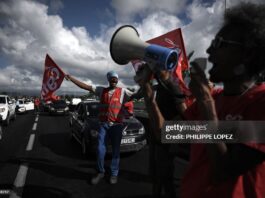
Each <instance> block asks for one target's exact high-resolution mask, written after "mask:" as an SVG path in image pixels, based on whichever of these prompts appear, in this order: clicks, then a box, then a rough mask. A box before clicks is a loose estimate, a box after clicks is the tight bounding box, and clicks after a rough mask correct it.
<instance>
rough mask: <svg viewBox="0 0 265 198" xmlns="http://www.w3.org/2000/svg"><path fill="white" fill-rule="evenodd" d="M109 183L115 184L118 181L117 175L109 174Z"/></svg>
mask: <svg viewBox="0 0 265 198" xmlns="http://www.w3.org/2000/svg"><path fill="white" fill-rule="evenodd" d="M109 183H110V184H117V183H118V177H117V176H111V177H110V179H109Z"/></svg>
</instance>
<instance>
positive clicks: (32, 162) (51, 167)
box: [8, 158, 94, 181]
mask: <svg viewBox="0 0 265 198" xmlns="http://www.w3.org/2000/svg"><path fill="white" fill-rule="evenodd" d="M8 162H9V163H13V164H22V163H23V164H29V168H30V169H35V170H41V171H42V172H46V173H47V174H49V175H53V176H56V177H60V178H66V179H78V180H85V181H86V180H90V178H91V177H92V175H93V174H94V169H91V168H89V165H88V167H87V168H88V169H87V170H90V171H91V173H90V172H87V171H81V170H77V169H74V168H71V167H67V166H63V165H59V164H56V163H55V162H52V161H50V160H47V159H40V158H15V159H11V160H9V161H8Z"/></svg>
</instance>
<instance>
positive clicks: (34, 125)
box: [32, 122, 37, 131]
mask: <svg viewBox="0 0 265 198" xmlns="http://www.w3.org/2000/svg"><path fill="white" fill-rule="evenodd" d="M36 129H37V122H35V123H34V124H33V127H32V130H33V131H36Z"/></svg>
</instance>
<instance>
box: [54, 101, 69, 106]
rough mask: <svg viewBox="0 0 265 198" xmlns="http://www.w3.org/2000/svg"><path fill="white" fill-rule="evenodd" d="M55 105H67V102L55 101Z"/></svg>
mask: <svg viewBox="0 0 265 198" xmlns="http://www.w3.org/2000/svg"><path fill="white" fill-rule="evenodd" d="M53 104H55V105H66V102H65V101H64V100H55V101H53Z"/></svg>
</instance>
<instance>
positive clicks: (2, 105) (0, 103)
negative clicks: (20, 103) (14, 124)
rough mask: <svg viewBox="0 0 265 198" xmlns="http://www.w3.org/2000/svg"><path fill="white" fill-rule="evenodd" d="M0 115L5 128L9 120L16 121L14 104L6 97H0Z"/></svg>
mask: <svg viewBox="0 0 265 198" xmlns="http://www.w3.org/2000/svg"><path fill="white" fill-rule="evenodd" d="M0 115H1V116H2V120H3V123H4V124H5V125H6V126H7V125H9V122H10V119H14V120H15V119H16V104H15V103H14V102H13V101H12V100H10V98H9V96H7V95H0Z"/></svg>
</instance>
